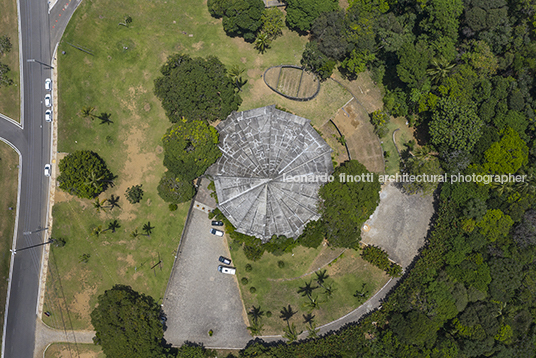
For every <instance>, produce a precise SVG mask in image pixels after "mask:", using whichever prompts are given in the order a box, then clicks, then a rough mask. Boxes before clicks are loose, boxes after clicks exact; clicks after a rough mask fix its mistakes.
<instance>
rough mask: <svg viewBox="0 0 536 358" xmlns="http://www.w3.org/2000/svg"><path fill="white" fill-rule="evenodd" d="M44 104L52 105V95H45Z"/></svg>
mask: <svg viewBox="0 0 536 358" xmlns="http://www.w3.org/2000/svg"><path fill="white" fill-rule="evenodd" d="M45 106H47V107H50V106H52V96H51V95H49V94H47V95H45Z"/></svg>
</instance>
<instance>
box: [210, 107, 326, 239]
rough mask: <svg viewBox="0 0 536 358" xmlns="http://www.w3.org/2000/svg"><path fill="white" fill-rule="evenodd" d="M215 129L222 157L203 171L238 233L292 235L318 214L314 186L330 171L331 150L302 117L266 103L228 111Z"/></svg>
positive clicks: (296, 235)
mask: <svg viewBox="0 0 536 358" xmlns="http://www.w3.org/2000/svg"><path fill="white" fill-rule="evenodd" d="M216 128H217V129H218V131H219V133H220V144H219V147H220V150H221V151H222V156H221V157H220V158H219V159H218V161H217V162H216V163H214V164H213V165H212V166H211V167H210V168H209V169H208V170H207V174H208V175H210V176H212V178H213V179H214V184H215V187H216V194H217V195H218V201H219V203H218V208H219V209H220V210H221V212H222V213H223V214H224V215H225V216H226V217H227V219H229V221H230V222H231V223H232V224H233V225H234V226H235V227H236V229H237V231H238V232H241V233H244V234H246V235H252V236H256V237H258V238H260V239H261V240H262V241H263V242H266V241H268V240H270V238H271V237H272V235H285V236H287V237H294V238H297V237H298V236H299V235H300V234H301V232H302V231H303V227H304V226H305V224H306V223H307V222H308V221H310V220H317V219H318V218H319V217H320V216H319V214H318V211H317V204H318V189H319V188H320V186H321V185H322V184H323V183H324V182H325V181H326V180H327V178H328V177H329V175H330V174H331V173H332V172H333V163H332V161H331V152H332V150H331V148H330V147H329V145H328V144H327V143H326V142H325V141H324V139H322V137H321V136H320V135H319V134H318V133H317V132H316V130H315V129H314V128H313V127H312V126H311V124H310V121H309V120H308V119H305V118H302V117H298V116H296V115H293V114H290V113H287V112H283V111H280V110H278V109H276V108H275V106H267V107H262V108H256V109H252V110H249V111H245V112H233V113H232V114H231V115H230V116H229V117H228V118H227V120H225V121H223V122H221V123H220V124H219V125H218V126H217V127H216Z"/></svg>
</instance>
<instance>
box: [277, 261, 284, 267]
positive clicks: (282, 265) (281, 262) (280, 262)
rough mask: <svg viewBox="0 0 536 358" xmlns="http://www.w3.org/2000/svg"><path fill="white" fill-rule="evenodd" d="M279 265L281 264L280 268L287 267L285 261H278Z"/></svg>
mask: <svg viewBox="0 0 536 358" xmlns="http://www.w3.org/2000/svg"><path fill="white" fill-rule="evenodd" d="M277 266H279V268H283V267H285V261H277Z"/></svg>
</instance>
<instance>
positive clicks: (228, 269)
mask: <svg viewBox="0 0 536 358" xmlns="http://www.w3.org/2000/svg"><path fill="white" fill-rule="evenodd" d="M218 271H220V272H221V273H226V274H229V275H234V274H236V269H235V268H234V267H227V266H223V265H220V266H218Z"/></svg>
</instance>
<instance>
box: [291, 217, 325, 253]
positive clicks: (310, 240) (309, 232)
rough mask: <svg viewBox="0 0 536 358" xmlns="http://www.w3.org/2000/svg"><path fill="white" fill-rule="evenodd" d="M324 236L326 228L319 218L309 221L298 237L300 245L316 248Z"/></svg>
mask: <svg viewBox="0 0 536 358" xmlns="http://www.w3.org/2000/svg"><path fill="white" fill-rule="evenodd" d="M325 236H326V228H325V226H324V224H323V222H322V221H321V220H316V221H309V222H308V223H307V225H305V228H304V229H303V233H302V234H301V235H300V236H299V237H298V242H299V243H300V245H302V246H305V247H310V248H313V249H316V248H317V247H318V246H320V244H321V243H322V241H324V237H325Z"/></svg>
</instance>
